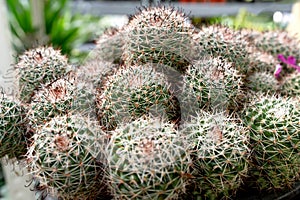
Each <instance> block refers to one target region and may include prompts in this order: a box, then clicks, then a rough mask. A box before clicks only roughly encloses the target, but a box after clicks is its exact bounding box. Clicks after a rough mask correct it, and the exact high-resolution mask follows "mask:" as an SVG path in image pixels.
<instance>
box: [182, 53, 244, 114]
mask: <svg viewBox="0 0 300 200" xmlns="http://www.w3.org/2000/svg"><path fill="white" fill-rule="evenodd" d="M184 84H185V85H184V87H185V89H184V94H185V95H184V96H185V97H186V98H193V99H195V100H197V101H198V105H199V108H201V109H207V110H212V109H213V110H216V109H219V110H220V109H221V110H228V109H230V107H232V106H235V107H236V106H237V101H238V98H240V96H241V95H242V93H243V91H242V86H243V82H242V77H241V75H239V73H238V71H237V70H236V69H235V68H234V67H233V66H232V64H231V63H229V62H227V61H226V60H224V59H223V58H222V57H219V58H211V57H208V58H207V59H206V60H201V61H198V62H197V63H195V64H193V65H190V66H189V68H188V70H187V72H186V74H185V76H184Z"/></svg>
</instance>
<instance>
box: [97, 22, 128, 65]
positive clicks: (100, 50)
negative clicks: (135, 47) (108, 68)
mask: <svg viewBox="0 0 300 200" xmlns="http://www.w3.org/2000/svg"><path fill="white" fill-rule="evenodd" d="M124 36H125V35H124V33H123V31H121V30H118V29H116V28H110V29H108V30H106V31H105V32H104V33H103V34H102V35H101V36H100V37H99V39H98V40H97V46H96V48H95V50H94V51H96V52H97V56H99V57H100V58H101V59H102V60H103V61H106V62H111V63H116V64H118V63H121V62H122V59H121V57H122V54H123V46H124Z"/></svg>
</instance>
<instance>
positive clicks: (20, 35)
mask: <svg viewBox="0 0 300 200" xmlns="http://www.w3.org/2000/svg"><path fill="white" fill-rule="evenodd" d="M44 1H45V4H44V21H45V38H43V39H42V41H44V42H43V44H39V42H37V41H41V38H38V37H39V35H38V30H37V28H36V27H34V25H33V20H32V19H33V16H32V9H33V8H32V5H31V3H30V0H7V6H8V10H9V22H10V28H11V31H12V33H13V41H12V42H13V46H14V48H15V50H16V51H17V53H19V54H20V53H22V52H23V51H25V50H27V49H30V48H34V47H37V46H39V45H46V44H47V45H52V46H53V47H54V48H59V49H61V51H62V53H63V54H65V55H68V56H69V57H70V59H71V61H73V62H78V61H81V60H82V59H83V58H84V57H85V56H86V54H87V53H84V52H80V51H79V50H78V47H79V46H80V45H82V44H83V43H85V42H87V41H89V40H92V39H93V38H94V37H95V34H94V33H95V32H96V31H97V27H99V26H98V24H99V21H100V18H99V17H95V16H91V15H81V14H73V13H72V12H71V9H70V7H69V0H44Z"/></svg>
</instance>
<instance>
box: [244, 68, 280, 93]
mask: <svg viewBox="0 0 300 200" xmlns="http://www.w3.org/2000/svg"><path fill="white" fill-rule="evenodd" d="M246 86H247V87H249V88H250V90H253V91H255V92H264V93H276V92H277V91H278V90H279V87H280V85H279V81H278V80H277V79H276V78H275V76H274V75H273V74H270V73H267V72H255V73H253V74H252V75H250V76H248V77H247V83H246Z"/></svg>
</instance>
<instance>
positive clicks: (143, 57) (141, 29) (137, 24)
mask: <svg viewBox="0 0 300 200" xmlns="http://www.w3.org/2000/svg"><path fill="white" fill-rule="evenodd" d="M124 31H125V36H124V37H125V45H124V52H123V60H124V62H125V63H126V64H127V65H132V64H133V65H141V64H144V63H159V64H164V65H167V66H172V67H174V68H176V69H177V70H178V71H180V72H184V71H185V69H186V67H187V66H188V65H189V63H190V62H191V60H192V58H193V48H192V46H193V33H194V27H193V26H192V25H191V24H190V23H189V21H188V18H187V17H186V16H185V14H184V13H183V12H181V11H179V10H176V9H173V8H167V7H149V8H145V9H143V10H141V11H140V13H138V14H136V15H134V16H133V17H132V19H131V20H130V21H129V23H128V25H126V26H125V27H124Z"/></svg>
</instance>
